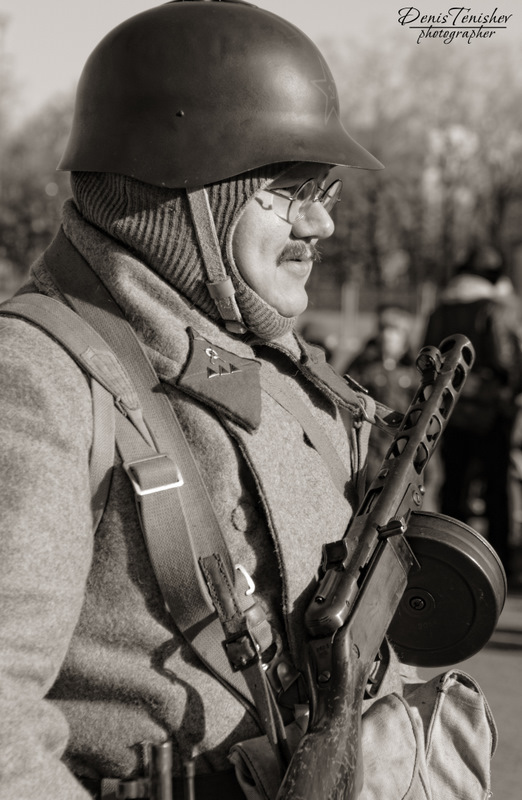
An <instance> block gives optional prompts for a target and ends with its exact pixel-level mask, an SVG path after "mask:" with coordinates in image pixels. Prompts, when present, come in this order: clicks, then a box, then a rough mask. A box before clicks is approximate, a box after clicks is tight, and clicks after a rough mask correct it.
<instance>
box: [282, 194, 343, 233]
mask: <svg viewBox="0 0 522 800" xmlns="http://www.w3.org/2000/svg"><path fill="white" fill-rule="evenodd" d="M334 230H335V225H334V221H333V219H332V218H331V216H330V214H329V213H328V211H327V210H326V208H325V207H324V206H323V205H322V203H319V201H318V200H316V201H315V202H314V203H310V205H309V206H308V208H307V209H306V210H305V212H304V213H303V215H302V216H301V215H300V216H299V217H298V218H297V219H296V221H295V222H294V224H293V225H292V233H293V234H294V236H295V237H296V238H297V239H328V237H329V236H331V235H332V233H333V232H334Z"/></svg>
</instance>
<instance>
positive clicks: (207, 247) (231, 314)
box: [187, 186, 247, 334]
mask: <svg viewBox="0 0 522 800" xmlns="http://www.w3.org/2000/svg"><path fill="white" fill-rule="evenodd" d="M187 197H188V201H189V206H190V213H191V216H192V222H193V224H194V229H195V231H196V236H197V239H198V244H199V249H200V251H201V255H202V258H203V263H204V265H205V269H206V271H207V277H208V281H207V288H208V291H209V293H210V296H211V297H212V299H213V300H214V302H215V304H216V308H217V310H218V311H219V314H220V316H221V318H222V319H224V320H225V326H226V328H227V330H229V331H230V332H231V333H238V334H242V333H246V331H247V328H246V326H245V324H244V322H243V317H242V316H241V311H240V310H239V307H238V305H237V301H236V298H235V289H234V286H233V284H232V280H231V278H230V276H229V275H227V271H226V269H225V265H224V264H223V259H222V257H221V247H220V245H219V241H218V238H217V233H216V226H215V224H214V218H213V216H212V210H211V208H210V203H209V201H208V194H207V190H206V189H205V187H204V186H202V187H200V188H196V189H187Z"/></svg>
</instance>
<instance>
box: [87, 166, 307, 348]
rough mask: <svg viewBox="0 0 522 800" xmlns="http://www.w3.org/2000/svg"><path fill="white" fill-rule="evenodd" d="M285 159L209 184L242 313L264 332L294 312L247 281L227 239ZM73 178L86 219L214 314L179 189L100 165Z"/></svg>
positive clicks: (270, 334)
mask: <svg viewBox="0 0 522 800" xmlns="http://www.w3.org/2000/svg"><path fill="white" fill-rule="evenodd" d="M289 166H291V165H290V164H274V165H270V166H268V167H262V168H260V169H255V170H252V171H250V172H246V173H244V174H242V175H239V176H236V177H234V178H230V179H228V180H224V181H220V182H219V183H215V184H211V185H210V186H208V187H207V191H208V196H209V202H210V208H211V211H212V215H213V218H214V221H215V226H216V232H217V237H218V241H219V243H220V248H221V253H222V258H223V262H224V265H225V268H226V270H227V272H228V274H229V275H230V277H231V279H232V282H233V284H234V288H235V290H236V299H237V304H238V306H239V309H240V311H241V314H242V317H243V321H244V323H245V325H246V327H247V329H248V330H249V331H250V332H251V333H253V334H254V335H256V336H258V337H261V338H262V339H266V340H268V339H275V338H278V337H279V336H282V335H283V334H284V333H286V332H287V331H289V330H291V328H292V327H293V325H294V322H295V319H294V318H289V317H283V316H282V315H281V314H279V312H278V311H276V310H275V308H273V307H272V306H270V305H269V304H268V303H266V302H265V301H264V300H263V299H262V298H261V297H260V296H259V295H258V294H257V293H256V292H254V291H253V290H252V289H251V288H250V287H249V286H248V285H247V284H246V283H245V281H244V280H243V278H242V277H241V275H240V273H239V270H238V269H237V266H236V264H235V263H234V259H233V256H232V247H231V241H232V236H233V233H234V230H235V225H236V222H237V220H238V219H239V216H240V214H241V212H242V210H243V209H244V207H245V205H246V203H247V202H248V201H249V200H250V198H251V197H253V195H254V194H255V193H256V192H257V191H259V190H260V189H262V188H263V187H264V186H266V185H268V183H270V181H272V180H274V179H275V178H276V177H277V176H279V175H280V174H282V173H283V172H284V171H285V170H286V169H288V167H289ZM71 185H72V190H73V196H74V200H75V202H76V205H77V206H78V209H79V210H80V212H81V214H82V215H83V216H84V217H85V218H86V219H87V220H88V221H89V222H91V223H92V224H93V225H95V226H96V227H98V228H100V229H101V230H102V231H105V232H106V233H107V234H109V235H110V236H112V237H113V238H114V239H116V240H117V241H118V242H120V243H121V244H123V245H124V246H125V247H126V248H128V249H130V250H131V251H132V252H133V253H135V254H136V255H137V256H138V257H139V258H140V259H141V260H142V261H143V262H144V263H145V264H146V265H147V266H148V267H149V268H150V269H152V270H154V272H156V273H157V274H158V275H160V276H161V277H162V278H163V279H164V280H165V281H167V282H168V283H169V284H170V285H171V286H173V287H174V288H175V289H177V291H178V292H180V293H181V294H182V295H183V296H184V297H185V298H186V299H187V300H188V301H189V302H190V303H191V304H192V305H195V306H197V308H199V309H200V310H201V311H203V312H204V313H205V314H207V315H208V316H209V317H211V318H212V319H215V320H217V321H219V319H220V317H219V314H218V311H217V309H216V306H215V304H214V301H213V300H212V298H211V297H210V294H209V292H208V289H207V286H206V282H207V277H206V272H205V268H204V265H203V261H202V258H201V255H200V251H199V248H198V244H197V239H196V233H195V230H194V226H193V223H192V218H191V215H190V210H189V205H188V200H187V197H186V193H185V191H184V190H183V189H167V188H163V187H159V186H152V185H151V184H146V183H142V182H141V181H137V180H135V179H133V178H129V177H126V176H125V175H117V174H111V173H98V172H73V173H72V175H71Z"/></svg>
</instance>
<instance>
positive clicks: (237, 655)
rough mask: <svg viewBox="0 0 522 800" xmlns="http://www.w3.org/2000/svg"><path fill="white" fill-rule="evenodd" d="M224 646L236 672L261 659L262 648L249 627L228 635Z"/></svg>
mask: <svg viewBox="0 0 522 800" xmlns="http://www.w3.org/2000/svg"><path fill="white" fill-rule="evenodd" d="M223 646H224V648H225V652H226V654H227V656H228V660H229V662H230V666H231V667H232V669H233V671H234V672H240V671H242V670H244V669H247V668H248V667H251V666H252V664H255V663H256V662H257V661H261V648H260V646H259V644H258V643H257V642H256V640H255V639H254V637H253V635H252V633H251V631H249V629H248V628H243V630H241V631H239V633H235V634H233V635H232V636H227V638H226V639H225V641H224V642H223Z"/></svg>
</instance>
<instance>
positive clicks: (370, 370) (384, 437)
mask: <svg viewBox="0 0 522 800" xmlns="http://www.w3.org/2000/svg"><path fill="white" fill-rule="evenodd" d="M414 323H415V318H414V316H413V314H411V313H410V312H409V311H408V310H407V309H406V308H403V307H402V306H400V305H398V304H393V303H390V304H387V303H383V304H382V305H380V306H379V307H378V309H377V323H376V333H375V335H374V336H372V337H371V338H370V339H369V340H368V341H367V342H366V343H365V344H364V345H363V346H362V348H361V350H360V351H359V353H358V354H357V355H356V356H355V357H354V358H353V360H351V361H349V362H348V364H347V365H346V367H345V368H344V369H343V370H342V372H343V373H348V374H349V376H350V378H353V379H354V380H355V381H357V383H359V384H360V385H361V386H363V387H364V388H365V389H366V390H367V391H368V392H369V394H370V395H371V396H372V397H373V398H374V399H375V400H377V401H378V402H379V403H382V404H383V405H385V406H388V407H389V408H391V409H393V410H394V411H400V412H405V411H406V410H407V408H408V406H409V404H410V402H411V399H412V397H413V392H414V390H415V388H416V384H417V380H418V373H417V371H416V368H415V355H414V351H413V347H412V335H413V332H414ZM389 446H390V436H389V434H387V433H386V432H385V431H383V430H382V429H381V428H377V427H373V428H372V430H371V434H370V442H369V452H368V480H369V481H371V480H372V479H373V477H375V475H376V474H377V472H378V470H379V467H380V465H381V463H382V460H383V458H384V457H385V455H386V452H387V450H388V448H389Z"/></svg>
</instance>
